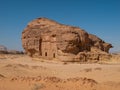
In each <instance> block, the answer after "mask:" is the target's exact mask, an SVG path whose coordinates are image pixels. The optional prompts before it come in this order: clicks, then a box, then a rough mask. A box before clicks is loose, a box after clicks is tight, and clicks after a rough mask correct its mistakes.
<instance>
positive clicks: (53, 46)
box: [22, 18, 112, 62]
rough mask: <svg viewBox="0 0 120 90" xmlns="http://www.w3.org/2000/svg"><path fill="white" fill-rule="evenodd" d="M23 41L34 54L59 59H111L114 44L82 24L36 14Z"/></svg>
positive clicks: (23, 33) (32, 55)
mask: <svg viewBox="0 0 120 90" xmlns="http://www.w3.org/2000/svg"><path fill="white" fill-rule="evenodd" d="M22 44H23V48H24V49H25V51H26V53H27V54H28V55H29V56H31V57H38V58H44V59H54V58H56V59H58V60H60V61H78V62H79V61H89V60H101V59H103V58H104V57H105V58H106V59H109V54H108V52H109V49H110V48H111V47H112V45H111V44H109V43H106V42H104V41H103V40H101V39H100V38H98V37H97V36H95V35H92V34H89V33H87V32H86V31H85V30H82V29H81V28H79V27H73V26H68V25H63V24H60V23H57V22H55V21H53V20H50V19H47V18H37V19H35V20H33V21H32V22H30V23H29V24H28V25H27V27H26V28H25V29H24V31H23V32H22Z"/></svg>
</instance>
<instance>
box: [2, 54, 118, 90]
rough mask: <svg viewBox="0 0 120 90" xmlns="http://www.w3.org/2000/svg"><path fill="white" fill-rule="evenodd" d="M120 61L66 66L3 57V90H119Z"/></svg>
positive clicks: (13, 56) (54, 62)
mask: <svg viewBox="0 0 120 90" xmlns="http://www.w3.org/2000/svg"><path fill="white" fill-rule="evenodd" d="M114 59H115V58H114ZM119 61H120V60H119V58H117V60H111V61H110V62H109V63H106V64H103V63H102V64H78V63H74V64H72V63H67V64H66V63H62V62H57V61H46V60H45V61H43V60H41V61H39V60H36V59H35V60H32V59H31V58H30V57H28V56H25V55H0V90H120V64H119ZM116 62H118V63H116Z"/></svg>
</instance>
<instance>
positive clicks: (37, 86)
mask: <svg viewBox="0 0 120 90" xmlns="http://www.w3.org/2000/svg"><path fill="white" fill-rule="evenodd" d="M42 88H45V85H44V84H34V86H33V88H32V89H31V90H40V89H42Z"/></svg>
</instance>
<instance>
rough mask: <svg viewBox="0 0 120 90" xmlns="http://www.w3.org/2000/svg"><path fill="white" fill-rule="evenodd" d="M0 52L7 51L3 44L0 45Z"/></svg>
mask: <svg viewBox="0 0 120 90" xmlns="http://www.w3.org/2000/svg"><path fill="white" fill-rule="evenodd" d="M0 53H1V54H2V53H7V48H6V47H5V46H3V45H0Z"/></svg>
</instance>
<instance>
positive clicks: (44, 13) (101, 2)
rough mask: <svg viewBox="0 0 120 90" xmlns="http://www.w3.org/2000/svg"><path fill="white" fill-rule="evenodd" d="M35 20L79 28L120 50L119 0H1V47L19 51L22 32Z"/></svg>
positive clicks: (114, 49) (115, 49)
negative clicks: (48, 20)
mask: <svg viewBox="0 0 120 90" xmlns="http://www.w3.org/2000/svg"><path fill="white" fill-rule="evenodd" d="M38 17H47V18H50V19H53V20H55V21H58V22H60V23H63V24H67V25H73V26H79V27H81V28H82V29H85V30H86V31H87V32H89V33H92V34H95V35H97V36H99V37H100V38H102V39H103V40H104V41H106V42H109V43H112V44H113V46H114V48H113V49H111V51H120V0H0V45H5V46H6V47H7V48H8V49H16V50H22V44H21V33H22V31H23V29H24V28H25V27H26V26H27V24H28V22H30V21H32V20H33V19H35V18H38Z"/></svg>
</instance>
